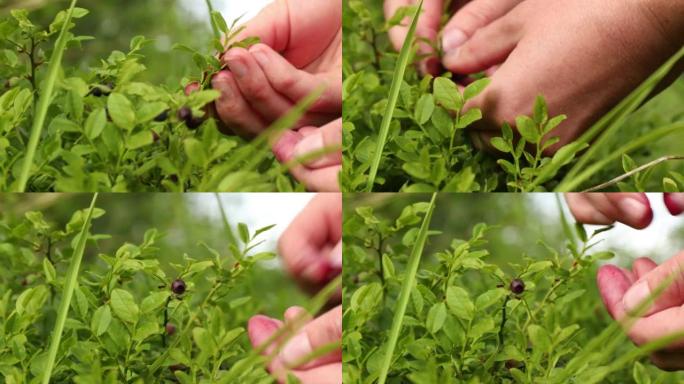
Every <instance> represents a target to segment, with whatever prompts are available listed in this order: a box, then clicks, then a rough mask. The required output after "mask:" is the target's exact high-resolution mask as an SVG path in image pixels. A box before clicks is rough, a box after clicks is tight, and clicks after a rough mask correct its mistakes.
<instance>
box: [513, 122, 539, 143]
mask: <svg viewBox="0 0 684 384" xmlns="http://www.w3.org/2000/svg"><path fill="white" fill-rule="evenodd" d="M515 126H516V128H517V129H518V132H520V136H522V137H523V138H524V139H525V140H526V141H527V142H528V143H532V144H536V143H537V142H538V141H539V139H540V137H541V136H540V134H539V130H538V129H537V125H536V124H535V122H534V121H533V120H532V119H530V118H529V117H527V116H519V117H517V118H516V119H515Z"/></svg>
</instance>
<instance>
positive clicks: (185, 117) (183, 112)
mask: <svg viewBox="0 0 684 384" xmlns="http://www.w3.org/2000/svg"><path fill="white" fill-rule="evenodd" d="M178 120H180V121H185V122H187V121H190V120H192V109H190V107H182V108H181V109H179V110H178Z"/></svg>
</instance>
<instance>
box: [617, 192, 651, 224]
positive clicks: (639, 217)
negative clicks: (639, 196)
mask: <svg viewBox="0 0 684 384" xmlns="http://www.w3.org/2000/svg"><path fill="white" fill-rule="evenodd" d="M618 206H619V207H620V210H622V212H623V213H624V214H625V215H626V216H627V218H628V219H629V220H630V221H631V222H633V223H639V224H641V223H644V221H645V220H646V218H647V217H648V212H649V207H648V206H647V205H646V204H644V203H643V202H641V201H639V200H636V199H632V198H627V199H622V200H620V202H619V203H618Z"/></svg>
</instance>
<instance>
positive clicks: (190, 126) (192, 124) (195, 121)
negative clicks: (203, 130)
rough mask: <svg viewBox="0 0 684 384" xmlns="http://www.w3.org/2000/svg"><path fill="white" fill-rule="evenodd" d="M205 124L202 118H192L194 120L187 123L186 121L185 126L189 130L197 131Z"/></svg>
mask: <svg viewBox="0 0 684 384" xmlns="http://www.w3.org/2000/svg"><path fill="white" fill-rule="evenodd" d="M203 122H204V120H202V119H200V118H198V117H195V118H192V119H190V120H186V121H185V126H187V127H188V129H190V130H193V131H194V130H195V129H197V128H199V127H200V125H202V123H203Z"/></svg>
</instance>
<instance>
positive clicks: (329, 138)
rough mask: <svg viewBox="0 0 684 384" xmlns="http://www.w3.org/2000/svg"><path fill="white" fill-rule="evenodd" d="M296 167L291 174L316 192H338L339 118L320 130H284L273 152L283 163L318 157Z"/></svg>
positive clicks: (340, 120) (340, 141)
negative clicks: (310, 156)
mask: <svg viewBox="0 0 684 384" xmlns="http://www.w3.org/2000/svg"><path fill="white" fill-rule="evenodd" d="M321 151H324V152H327V154H325V155H322V156H315V157H314V158H312V159H309V160H307V161H304V162H303V163H302V164H299V165H295V166H294V167H293V168H292V169H290V173H292V175H293V176H294V177H295V178H296V179H297V180H299V181H300V182H302V183H304V185H306V187H307V189H308V190H310V191H315V192H339V191H340V184H339V181H338V175H339V173H340V171H341V170H342V119H341V118H340V119H337V120H335V121H333V122H331V123H328V124H326V125H324V126H322V127H320V128H313V127H304V128H301V129H300V130H298V131H287V132H285V133H284V134H283V136H282V137H281V138H280V140H278V142H277V143H276V144H275V146H274V147H273V153H275V155H276V158H277V159H278V160H279V161H280V162H281V163H283V164H285V163H288V162H290V161H294V160H297V159H299V158H303V157H305V156H307V155H316V154H320V152H321Z"/></svg>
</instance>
